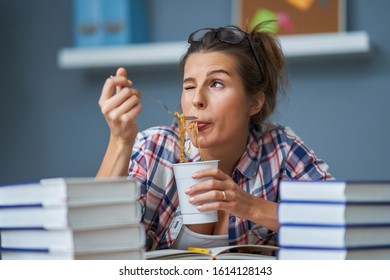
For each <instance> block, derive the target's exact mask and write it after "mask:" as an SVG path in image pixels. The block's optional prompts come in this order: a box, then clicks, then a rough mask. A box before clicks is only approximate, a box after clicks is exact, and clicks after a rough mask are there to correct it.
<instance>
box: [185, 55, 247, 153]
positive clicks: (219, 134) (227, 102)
mask: <svg viewBox="0 0 390 280" xmlns="http://www.w3.org/2000/svg"><path fill="white" fill-rule="evenodd" d="M181 105H182V110H183V113H184V114H185V115H190V116H196V117H197V118H198V119H197V120H196V122H197V124H198V130H199V136H198V137H199V139H198V141H199V144H200V147H201V148H202V149H210V148H213V149H215V148H221V149H226V148H227V147H229V148H235V146H236V145H239V148H241V147H242V145H246V141H247V135H248V126H249V120H250V116H251V115H253V113H251V102H250V99H249V98H248V96H247V94H246V93H245V92H244V86H243V84H242V81H241V78H240V76H239V74H238V72H237V70H236V63H235V60H234V58H233V57H231V56H230V55H227V54H224V53H221V52H204V53H202V52H201V53H193V54H191V55H190V56H189V57H188V58H187V61H186V64H185V66H184V77H183V91H182V97H181ZM191 140H192V143H193V144H194V145H196V143H197V141H196V139H191ZM226 152H229V150H226Z"/></svg>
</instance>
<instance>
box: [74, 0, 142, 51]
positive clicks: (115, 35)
mask: <svg viewBox="0 0 390 280" xmlns="http://www.w3.org/2000/svg"><path fill="white" fill-rule="evenodd" d="M146 15H147V11H146V7H145V3H144V1H143V0H73V34H74V44H75V46H76V47H88V46H103V45H124V44H132V43H142V42H147V41H148V27H147V24H148V20H147V16H146Z"/></svg>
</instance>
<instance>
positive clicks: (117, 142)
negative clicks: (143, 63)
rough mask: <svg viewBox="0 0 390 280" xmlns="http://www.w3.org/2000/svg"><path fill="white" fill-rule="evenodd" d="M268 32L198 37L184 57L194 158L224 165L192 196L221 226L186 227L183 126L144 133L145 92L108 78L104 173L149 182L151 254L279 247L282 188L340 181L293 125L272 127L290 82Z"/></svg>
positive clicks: (185, 106) (185, 105) (211, 32)
mask: <svg viewBox="0 0 390 280" xmlns="http://www.w3.org/2000/svg"><path fill="white" fill-rule="evenodd" d="M260 28H261V26H257V27H256V28H255V29H254V30H253V31H252V32H251V33H250V34H248V33H246V32H244V31H242V30H241V29H239V28H237V27H234V26H228V27H223V28H218V29H211V28H206V29H201V30H198V31H195V32H194V33H192V34H191V35H190V36H189V40H188V41H189V43H190V46H189V48H188V51H187V53H186V54H185V55H184V56H183V58H182V60H181V65H182V67H183V75H184V76H183V90H182V96H181V106H182V110H183V113H184V114H185V115H186V116H195V117H196V118H197V119H196V120H195V122H197V125H198V129H199V135H198V139H190V137H189V136H187V139H186V142H188V141H191V143H192V147H193V148H192V149H191V150H190V151H189V155H188V161H199V160H201V159H200V156H199V150H198V149H197V143H199V146H200V148H201V149H202V160H212V159H218V160H219V167H218V169H208V170H206V171H202V172H199V173H196V174H193V177H194V178H202V177H212V178H213V179H210V180H207V181H205V182H203V183H200V184H197V185H194V186H192V187H190V188H189V189H188V190H187V193H188V195H189V196H190V202H191V203H194V204H198V203H199V204H201V206H199V209H200V210H201V211H206V210H218V218H219V219H218V222H216V223H209V224H199V225H187V226H183V225H182V223H181V213H180V207H179V203H178V197H177V194H176V186H175V180H174V179H173V178H174V177H173V168H172V164H174V163H177V162H178V161H179V156H180V154H179V147H178V128H177V125H176V124H175V125H172V127H155V128H150V129H147V130H146V131H143V132H140V133H138V128H137V123H136V118H137V115H138V114H139V112H140V111H141V104H140V98H141V94H140V93H139V92H138V91H137V90H136V89H134V88H133V87H132V82H131V81H129V80H128V79H127V76H126V71H125V70H124V69H123V68H120V69H118V71H117V74H116V76H115V77H111V78H108V79H107V80H106V82H105V84H104V87H103V90H102V94H101V98H100V100H99V105H100V107H101V110H102V113H103V115H104V116H105V118H106V120H107V123H108V125H109V127H110V141H109V144H108V148H107V151H106V154H105V157H104V159H103V162H102V165H101V167H100V169H99V171H98V174H97V175H98V176H126V175H128V176H129V177H132V178H136V179H137V180H139V181H140V182H141V186H142V197H141V201H142V202H143V204H144V207H145V208H144V209H145V212H144V216H143V222H144V224H145V227H146V233H147V241H148V242H147V247H148V249H152V250H154V249H162V248H181V249H185V248H187V247H188V246H197V247H208V246H219V245H236V244H275V236H276V232H277V229H278V221H277V202H278V186H279V183H280V181H281V180H283V179H293V180H326V179H331V178H332V176H331V175H330V174H329V173H328V171H327V169H328V167H327V165H326V164H325V163H324V162H322V161H321V160H319V159H318V158H317V157H316V156H315V155H314V153H313V152H312V151H311V150H310V149H308V148H307V147H306V146H305V145H304V144H303V142H302V140H301V139H300V138H299V137H297V136H296V135H295V134H294V133H293V132H292V131H291V130H290V129H289V128H286V127H282V126H280V125H275V124H271V123H269V122H268V118H269V116H270V115H271V113H272V112H273V110H274V108H275V106H276V100H277V93H278V91H279V89H280V86H283V85H284V82H285V81H284V77H283V67H284V57H283V54H282V51H281V49H280V46H279V44H278V41H277V40H276V39H275V37H273V36H272V35H271V34H269V33H267V32H264V31H260ZM115 92H116V94H115ZM187 122H190V121H187ZM194 146H195V147H194ZM129 163H130V164H129ZM210 201H211V202H210Z"/></svg>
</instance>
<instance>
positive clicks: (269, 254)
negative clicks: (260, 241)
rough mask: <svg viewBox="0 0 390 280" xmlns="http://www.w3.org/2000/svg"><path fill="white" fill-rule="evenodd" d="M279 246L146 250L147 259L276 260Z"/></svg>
mask: <svg viewBox="0 0 390 280" xmlns="http://www.w3.org/2000/svg"><path fill="white" fill-rule="evenodd" d="M277 250H278V247H275V246H268V245H254V244H252V245H233V246H222V247H214V248H207V249H206V248H188V250H178V249H163V250H155V251H149V252H146V254H145V257H146V259H147V260H275V259H276V257H275V256H274V255H275V253H276V251H277Z"/></svg>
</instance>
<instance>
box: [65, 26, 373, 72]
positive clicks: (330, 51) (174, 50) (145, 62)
mask: <svg viewBox="0 0 390 280" xmlns="http://www.w3.org/2000/svg"><path fill="white" fill-rule="evenodd" d="M280 42H281V45H282V49H283V51H284V54H285V56H286V58H287V59H291V58H294V59H300V58H307V57H324V56H326V57H331V56H339V55H366V54H368V53H369V52H370V42H369V38H368V34H367V33H366V32H364V31H354V32H340V33H323V34H310V35H290V36H280ZM187 47H188V45H187V42H161V43H148V44H134V45H128V46H113V47H111V46H109V47H93V48H63V49H61V50H60V51H59V52H58V57H57V59H58V66H59V67H60V68H62V69H77V68H78V69H80V68H86V69H88V68H90V69H92V68H102V67H117V66H125V67H140V66H143V67H151V66H159V65H176V64H177V63H178V62H179V60H180V57H181V56H182V55H183V54H184V52H185V51H186V48H187Z"/></svg>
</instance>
